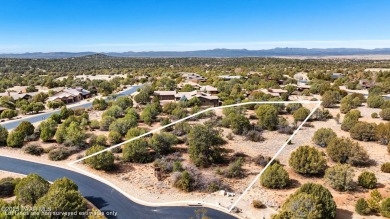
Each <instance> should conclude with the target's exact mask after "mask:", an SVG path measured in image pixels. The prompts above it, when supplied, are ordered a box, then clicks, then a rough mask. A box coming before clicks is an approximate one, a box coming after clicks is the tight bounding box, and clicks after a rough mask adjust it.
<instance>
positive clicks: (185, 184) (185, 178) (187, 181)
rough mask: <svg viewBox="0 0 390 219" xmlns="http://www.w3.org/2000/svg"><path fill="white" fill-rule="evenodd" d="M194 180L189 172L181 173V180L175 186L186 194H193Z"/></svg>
mask: <svg viewBox="0 0 390 219" xmlns="http://www.w3.org/2000/svg"><path fill="white" fill-rule="evenodd" d="M192 184H193V179H192V177H191V175H190V173H189V172H188V171H183V172H181V173H180V177H179V179H178V180H177V181H176V182H175V183H174V184H173V185H174V186H175V187H176V188H178V189H180V190H183V191H185V192H191V191H192V190H193V185H192Z"/></svg>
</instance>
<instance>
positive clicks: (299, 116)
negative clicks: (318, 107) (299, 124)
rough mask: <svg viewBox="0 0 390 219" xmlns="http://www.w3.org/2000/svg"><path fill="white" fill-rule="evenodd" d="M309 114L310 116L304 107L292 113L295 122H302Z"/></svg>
mask: <svg viewBox="0 0 390 219" xmlns="http://www.w3.org/2000/svg"><path fill="white" fill-rule="evenodd" d="M309 114H310V110H309V109H307V108H305V107H301V108H299V109H297V110H296V111H295V112H294V114H293V117H294V120H295V121H303V120H305V119H306V118H307V117H308V116H309Z"/></svg>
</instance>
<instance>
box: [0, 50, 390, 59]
mask: <svg viewBox="0 0 390 219" xmlns="http://www.w3.org/2000/svg"><path fill="white" fill-rule="evenodd" d="M94 54H98V53H96V52H48V53H44V52H34V53H19V54H17V53H8V54H7V53H0V58H25V59H56V58H57V59H61V58H72V57H81V56H88V55H94ZM99 54H104V55H107V56H113V57H151V58H157V57H208V58H211V57H226V58H227V57H275V56H345V55H390V48H378V49H359V48H328V49H319V48H313V49H307V48H274V49H264V50H247V49H212V50H196V51H145V52H132V51H129V52H105V53H99Z"/></svg>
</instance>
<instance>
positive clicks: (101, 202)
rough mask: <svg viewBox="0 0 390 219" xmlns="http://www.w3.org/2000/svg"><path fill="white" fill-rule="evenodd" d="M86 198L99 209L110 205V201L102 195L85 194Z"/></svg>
mask: <svg viewBox="0 0 390 219" xmlns="http://www.w3.org/2000/svg"><path fill="white" fill-rule="evenodd" d="M85 198H86V199H87V200H88V201H90V202H91V203H92V204H93V205H95V206H96V207H97V208H99V209H101V208H104V207H106V206H108V202H106V200H104V199H102V198H101V197H95V196H85Z"/></svg>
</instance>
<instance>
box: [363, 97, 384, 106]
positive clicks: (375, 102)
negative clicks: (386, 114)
mask: <svg viewBox="0 0 390 219" xmlns="http://www.w3.org/2000/svg"><path fill="white" fill-rule="evenodd" d="M384 102H385V100H384V99H383V97H381V96H379V95H369V96H368V98H367V105H368V107H370V108H380V107H381V106H382V104H383V103H384Z"/></svg>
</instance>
